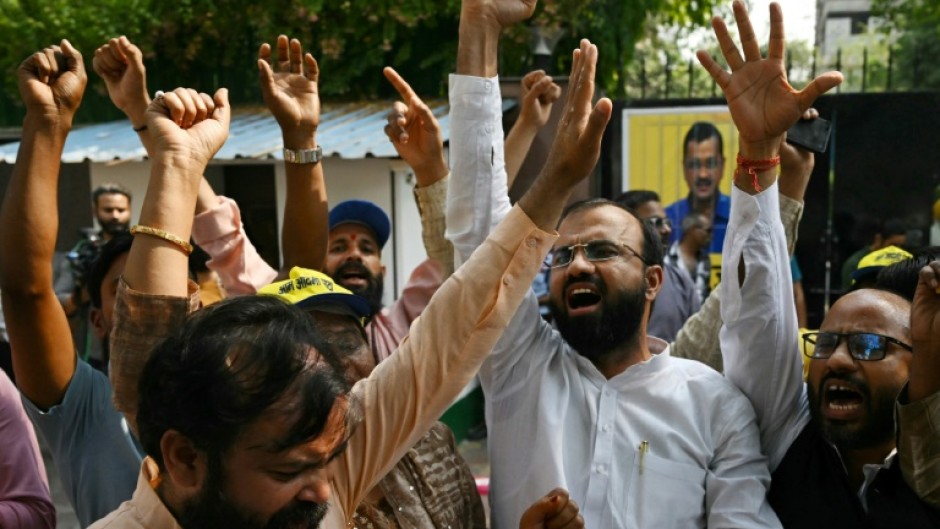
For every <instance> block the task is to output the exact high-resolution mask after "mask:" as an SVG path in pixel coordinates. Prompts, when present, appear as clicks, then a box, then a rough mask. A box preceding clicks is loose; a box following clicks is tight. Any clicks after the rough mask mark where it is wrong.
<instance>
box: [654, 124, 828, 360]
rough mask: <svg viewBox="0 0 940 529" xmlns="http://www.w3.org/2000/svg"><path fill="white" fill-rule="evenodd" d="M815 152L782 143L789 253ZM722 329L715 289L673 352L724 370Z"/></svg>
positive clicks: (679, 336) (783, 214) (685, 327)
mask: <svg viewBox="0 0 940 529" xmlns="http://www.w3.org/2000/svg"><path fill="white" fill-rule="evenodd" d="M818 117H819V112H817V111H816V109H814V108H811V109H809V110H807V111H806V112H804V113H803V119H816V118H818ZM813 164H814V157H813V153H812V152H810V151H807V150H804V149H801V148H798V147H795V146H793V145H791V144H789V143H786V142H784V143H783V144H781V146H780V177H779V178H778V179H777V187H778V189H779V193H780V222H781V223H782V224H783V232H784V233H785V234H786V239H787V252H788V253H789V254H790V255H793V248H794V247H795V246H796V238H797V231H798V228H799V226H800V219H801V218H802V217H803V196H804V195H805V194H806V186H807V185H809V179H810V177H811V176H812V174H813ZM720 330H721V289H715V290H714V291H712V293H711V294H709V296H708V299H706V300H705V302H704V303H702V308H701V309H699V311H698V312H696V313H695V314H693V315H692V317H690V318H689V319H688V320H686V322H685V323H684V324H683V325H682V328H681V329H679V333H678V334H677V335H676V340H675V341H674V342H673V343H672V345H671V347H670V349H669V354H671V355H673V356H677V357H679V358H689V359H692V360H698V361H699V362H702V363H704V364H706V365H708V366H710V367H712V368H714V369H715V370H716V371H724V365H723V363H722V359H721V347H720V345H719V341H718V334H719V332H720Z"/></svg>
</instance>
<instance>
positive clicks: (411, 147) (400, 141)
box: [383, 67, 454, 308]
mask: <svg viewBox="0 0 940 529" xmlns="http://www.w3.org/2000/svg"><path fill="white" fill-rule="evenodd" d="M383 73H384V74H385V78H386V79H388V81H389V82H390V83H392V86H394V87H395V90H397V91H398V95H400V96H401V98H402V101H396V102H395V103H394V105H393V106H392V110H391V111H390V112H389V113H388V124H387V125H386V126H385V134H386V135H387V136H388V139H389V141H391V142H392V145H393V146H394V147H395V151H397V152H398V155H399V156H401V158H402V159H403V160H405V162H407V163H408V165H410V166H411V168H412V169H413V170H414V173H415V180H416V181H417V185H416V186H415V201H416V202H417V204H418V213H419V214H420V215H421V238H422V240H423V241H424V249H425V251H426V252H427V254H428V257H429V258H431V259H433V260H435V261H437V262H438V263H439V264H440V265H441V267H442V269H443V273H442V274H441V277H442V279H447V278H448V277H450V275H451V274H452V273H453V272H454V246H453V245H452V244H451V243H450V241H448V240H447V238H446V237H445V236H444V207H445V202H446V199H447V185H448V178H447V176H448V175H449V174H450V172H449V171H448V169H447V160H445V159H444V140H443V136H442V135H441V126H440V124H439V123H438V122H437V118H435V117H434V114H433V113H432V112H431V109H430V108H429V107H428V106H427V105H426V104H425V103H424V101H422V100H421V98H420V97H418V95H417V94H415V92H414V90H412V89H411V85H409V84H408V83H407V82H406V81H405V80H404V79H403V78H402V77H401V76H400V75H398V72H396V71H395V70H394V69H392V68H390V67H386V68H385V70H384V71H383ZM422 308H423V307H422Z"/></svg>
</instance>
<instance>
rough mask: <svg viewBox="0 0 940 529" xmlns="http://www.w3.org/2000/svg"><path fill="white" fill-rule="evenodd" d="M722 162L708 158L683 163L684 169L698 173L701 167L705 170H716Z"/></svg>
mask: <svg viewBox="0 0 940 529" xmlns="http://www.w3.org/2000/svg"><path fill="white" fill-rule="evenodd" d="M722 161H723V160H722V159H721V158H719V157H717V156H710V157H708V158H705V159H704V160H700V159H698V158H692V159H691V160H686V161H685V168H686V169H688V170H689V171H698V170H699V169H701V168H702V167H704V168H706V169H718V166H719V165H721V162H722Z"/></svg>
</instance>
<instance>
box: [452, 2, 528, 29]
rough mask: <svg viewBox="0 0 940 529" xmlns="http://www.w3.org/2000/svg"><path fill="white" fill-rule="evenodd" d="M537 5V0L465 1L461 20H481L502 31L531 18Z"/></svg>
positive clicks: (462, 6) (462, 5)
mask: <svg viewBox="0 0 940 529" xmlns="http://www.w3.org/2000/svg"><path fill="white" fill-rule="evenodd" d="M536 3H537V1H536V0H464V1H463V3H462V4H461V13H460V18H461V21H463V19H464V18H472V19H475V20H480V21H482V22H485V23H488V24H490V25H492V26H493V27H496V28H499V29H502V28H507V27H509V26H511V25H513V24H516V23H517V22H522V21H523V20H526V19H527V18H529V17H531V16H532V13H534V12H535V4H536Z"/></svg>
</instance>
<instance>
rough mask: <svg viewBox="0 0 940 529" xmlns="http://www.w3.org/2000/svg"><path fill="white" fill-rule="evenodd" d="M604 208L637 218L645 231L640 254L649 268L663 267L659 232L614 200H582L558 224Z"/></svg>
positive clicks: (563, 214) (566, 212)
mask: <svg viewBox="0 0 940 529" xmlns="http://www.w3.org/2000/svg"><path fill="white" fill-rule="evenodd" d="M604 206H612V207H615V208H618V209H622V210H624V211H626V212H627V213H629V214H630V215H631V216H632V217H633V218H635V219H636V220H637V221H638V222H639V223H640V226H641V227H642V229H643V250H642V251H641V252H640V253H641V254H642V256H643V261H645V264H646V265H647V266H651V265H659V266H662V265H663V253H664V250H663V243H662V239H661V238H660V236H659V232H658V231H657V230H656V228H654V227H653V225H652V224H651V223H649V222H644V221H643V220H641V219H640V218H639V217H637V215H636V211H635V210H633V209H630V208H629V207H627V206H625V205H623V204H621V203H619V202H614V201H613V200H607V199H606V198H589V199H587V200H581V201H579V202H575V203H574V204H571V205H570V206H568V207H567V208H565V210H564V211H563V212H562V213H561V219H559V221H558V224H559V225H561V222H562V221H563V220H565V218H566V217H567V216H568V215H570V214H572V213H576V212H578V211H586V210H591V209H596V208H600V207H604Z"/></svg>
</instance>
